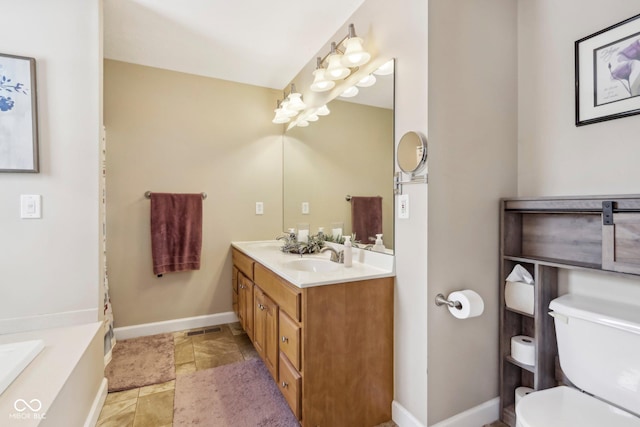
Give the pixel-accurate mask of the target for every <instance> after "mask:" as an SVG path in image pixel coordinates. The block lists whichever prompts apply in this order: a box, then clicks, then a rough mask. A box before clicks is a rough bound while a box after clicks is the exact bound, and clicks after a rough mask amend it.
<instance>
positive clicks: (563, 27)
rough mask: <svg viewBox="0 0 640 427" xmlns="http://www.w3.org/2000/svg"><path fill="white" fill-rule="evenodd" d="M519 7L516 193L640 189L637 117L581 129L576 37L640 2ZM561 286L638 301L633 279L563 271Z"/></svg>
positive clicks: (576, 0) (524, 1) (543, 0)
mask: <svg viewBox="0 0 640 427" xmlns="http://www.w3.org/2000/svg"><path fill="white" fill-rule="evenodd" d="M518 8H519V9H518V68H519V74H518V78H519V85H518V94H519V102H518V124H519V126H518V134H519V135H518V140H519V145H518V195H521V196H562V195H591V194H638V193H640V190H639V189H638V188H639V187H638V183H639V182H640V168H638V159H639V158H640V144H639V143H638V134H640V116H632V117H627V118H623V119H617V120H612V121H608V122H603V123H596V124H592V125H587V126H582V127H576V126H575V125H574V111H575V110H574V96H575V92H574V80H573V78H574V59H573V48H574V44H573V43H574V41H575V40H579V39H581V38H583V37H586V36H588V35H590V34H593V33H595V32H597V31H599V30H602V29H604V28H606V27H609V26H611V25H613V24H616V23H618V22H620V21H623V20H625V19H627V18H630V17H632V16H635V15H637V14H638V4H637V3H636V2H632V1H627V0H611V1H608V2H606V5H605V4H603V2H602V1H598V0H567V1H561V2H558V1H554V0H536V1H528V0H520V1H519V3H518ZM576 10H579V11H580V13H579V19H576ZM603 282H606V285H603ZM559 286H560V292H573V293H582V294H587V295H592V296H598V297H601V298H607V299H614V300H618V301H629V300H635V301H638V299H639V298H640V280H639V279H638V278H637V277H635V276H625V277H617V276H612V275H608V274H607V275H603V274H596V273H591V272H579V271H562V272H561V274H560V275H559Z"/></svg>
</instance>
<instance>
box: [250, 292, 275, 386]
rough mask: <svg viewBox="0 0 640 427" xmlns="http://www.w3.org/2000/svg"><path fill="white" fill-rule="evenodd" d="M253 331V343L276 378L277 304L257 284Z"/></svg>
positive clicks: (254, 296) (254, 294)
mask: <svg viewBox="0 0 640 427" xmlns="http://www.w3.org/2000/svg"><path fill="white" fill-rule="evenodd" d="M253 299H254V304H253V310H254V325H255V327H254V331H253V345H254V347H255V348H256V351H257V352H258V354H259V355H260V357H261V358H262V360H263V361H264V364H265V366H266V367H267V369H269V372H270V373H271V376H272V377H273V379H274V380H276V381H277V380H278V306H277V305H276V304H275V303H274V302H273V300H272V299H271V298H269V297H268V296H267V295H266V294H265V293H264V292H263V291H262V289H260V288H259V287H258V286H256V287H255V288H254V293H253Z"/></svg>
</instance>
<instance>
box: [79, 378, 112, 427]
mask: <svg viewBox="0 0 640 427" xmlns="http://www.w3.org/2000/svg"><path fill="white" fill-rule="evenodd" d="M108 389H109V387H108V383H107V379H106V378H103V379H102V383H100V388H99V389H98V393H97V394H96V398H95V399H94V400H93V405H91V410H90V411H89V415H88V416H87V419H86V421H85V422H84V427H95V425H96V424H97V423H98V417H99V416H100V411H102V406H103V405H104V401H105V399H106V398H107V391H108Z"/></svg>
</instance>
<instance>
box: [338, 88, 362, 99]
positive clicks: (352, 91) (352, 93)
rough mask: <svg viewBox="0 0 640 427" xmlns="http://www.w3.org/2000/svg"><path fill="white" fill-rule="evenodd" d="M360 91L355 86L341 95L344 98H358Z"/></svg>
mask: <svg viewBox="0 0 640 427" xmlns="http://www.w3.org/2000/svg"><path fill="white" fill-rule="evenodd" d="M358 92H359V90H358V88H357V87H355V86H351V87H349V88H347V89H345V90H344V92H342V93H341V94H340V96H341V97H343V98H353V97H354V96H356V95H357V94H358Z"/></svg>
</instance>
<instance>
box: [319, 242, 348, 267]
mask: <svg viewBox="0 0 640 427" xmlns="http://www.w3.org/2000/svg"><path fill="white" fill-rule="evenodd" d="M326 251H330V252H331V258H330V260H331V261H333V262H337V263H340V264H342V263H344V252H343V251H340V252H338V251H336V250H335V249H333V248H332V247H331V246H325V247H324V248H322V249H320V253H322V252H326Z"/></svg>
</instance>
